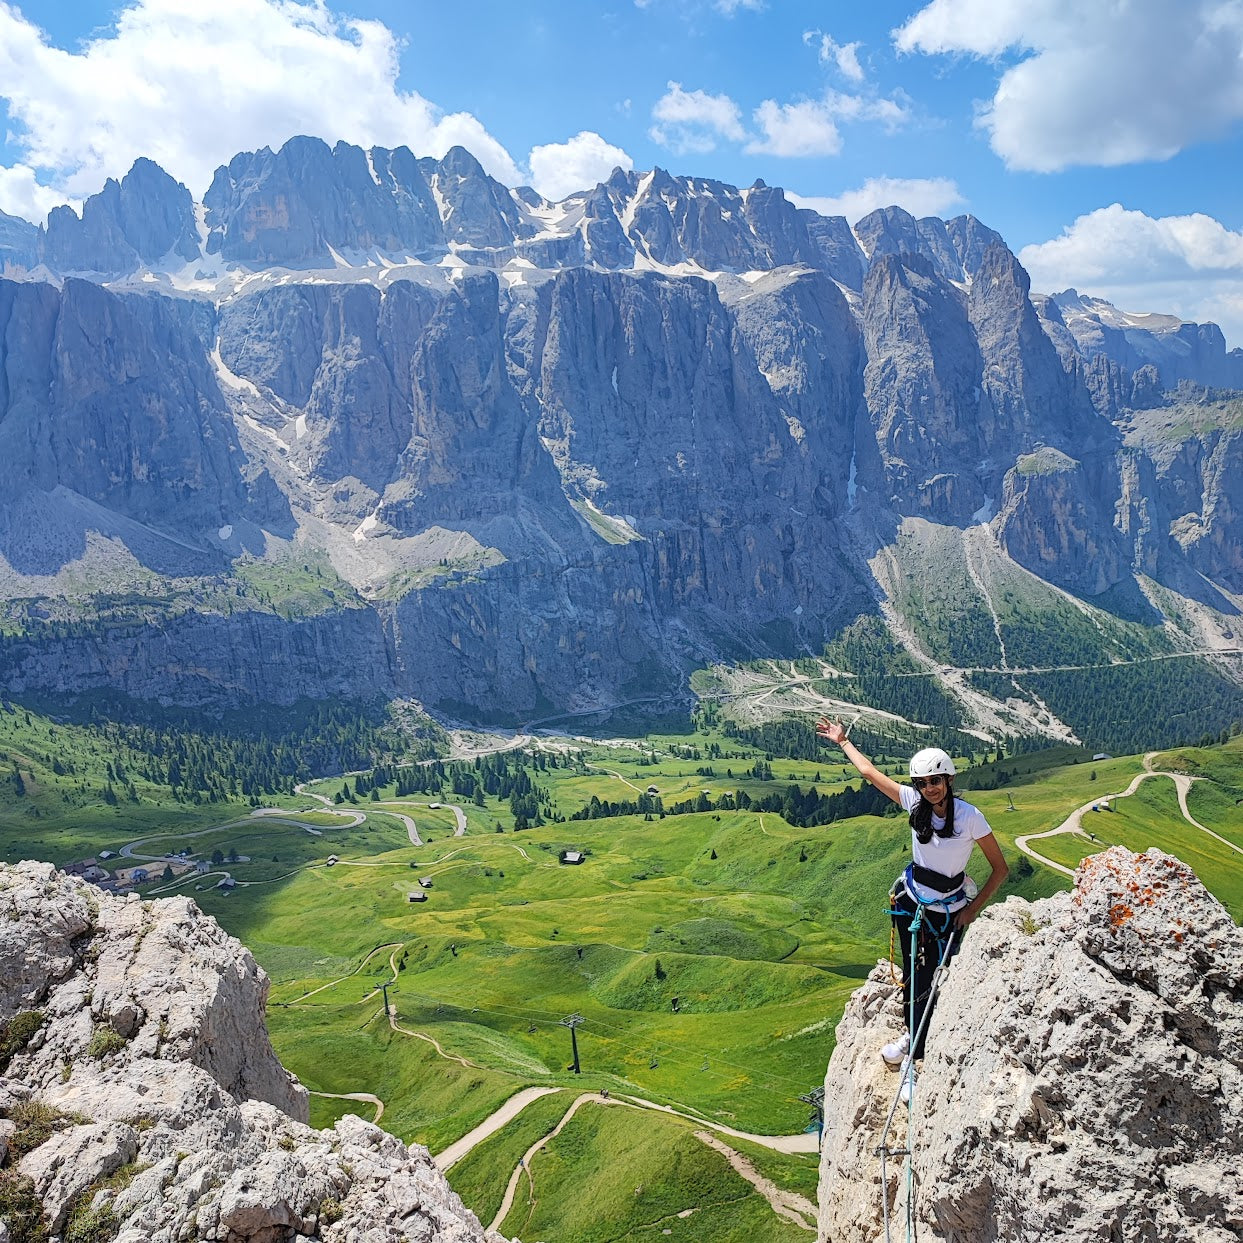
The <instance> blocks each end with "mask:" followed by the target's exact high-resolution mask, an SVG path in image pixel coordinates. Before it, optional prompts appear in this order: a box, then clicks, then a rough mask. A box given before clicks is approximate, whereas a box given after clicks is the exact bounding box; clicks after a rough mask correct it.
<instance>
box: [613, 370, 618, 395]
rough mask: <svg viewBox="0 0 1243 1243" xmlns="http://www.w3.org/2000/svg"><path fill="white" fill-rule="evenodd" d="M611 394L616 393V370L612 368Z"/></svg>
mask: <svg viewBox="0 0 1243 1243" xmlns="http://www.w3.org/2000/svg"><path fill="white" fill-rule="evenodd" d="M613 392H614V393H616V392H617V368H616V367H614V368H613Z"/></svg>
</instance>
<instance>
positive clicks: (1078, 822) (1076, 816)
mask: <svg viewBox="0 0 1243 1243" xmlns="http://www.w3.org/2000/svg"><path fill="white" fill-rule="evenodd" d="M1156 756H1157V753H1156V752H1155V751H1149V752H1148V754H1147V755H1145V756H1144V771H1143V772H1142V773H1137V774H1136V775H1135V776H1134V777H1133V778H1132V779H1131V784H1130V785H1128V786H1127V788H1126V789H1125V790H1123V791H1121V792H1120V793H1118V794H1101V795H1098V796H1097V797H1096V798H1094V799H1092V800H1091V802H1088V803H1084V804H1083V806H1082V807H1076V808H1075V810H1074V811H1072V812H1071V813H1070V815H1069V816H1067V817H1066V819H1065V820H1063V821H1062V823H1061V824H1059V825H1058V826H1057V827H1056V828H1052V829H1045V830H1044V832H1043V833H1024V834H1023V835H1022V836H1021V837H1016V838H1015V839H1014V844H1015V846H1017V847H1018V849H1019V850H1021V851H1022V852H1023V853H1024V854H1025V855H1027V856H1028V857H1029V858H1031V859H1035V860H1036V861H1037V862H1038V863H1043V864H1044V865H1045V867H1048V868H1052V869H1053V870H1054V871H1055V872H1061V873H1062V875H1063V876H1071V877H1073V876H1074V874H1075V873H1074V870H1073V869H1072V868H1068V867H1064V866H1063V865H1062V864H1060V863H1055V862H1054V861H1053V860H1052V859H1046V858H1045V857H1044V855H1042V854H1039V853H1038V852H1037V851H1035V850H1033V849H1032V847H1031V846H1030V845H1028V843H1029V842H1034V841H1038V840H1039V839H1040V838H1042V837H1056V836H1057V835H1058V834H1059V833H1085V830H1084V827H1083V817H1084V814H1085V813H1086V812H1090V811H1091V810H1092V808H1093V807H1099V806H1100V805H1101V804H1102V803H1106V802H1113V800H1114V799H1119V798H1129V797H1130V796H1131V795H1132V794H1134V793H1135V791H1136V790H1138V789H1139V786H1140V783H1141V782H1143V781H1147V780H1148V779H1149V778H1150V777H1168V778H1169V779H1170V780H1171V781H1172V782H1173V783H1174V789H1175V790H1176V791H1177V793H1178V807H1179V810H1180V811H1181V812H1182V814H1183V819H1184V820H1186V821H1187V823H1188V824H1190V825H1192V826H1193V827H1194V828H1197V829H1199V830H1200V831H1201V832H1202V833H1207V834H1208V835H1209V837H1212V838H1214V839H1216V840H1217V841H1219V842H1221V844H1222V845H1223V846H1228V847H1229V848H1230V849H1231V850H1233V851H1235V852H1236V853H1237V854H1241V855H1243V847H1239V846H1236V845H1235V844H1234V842H1231V841H1228V840H1227V839H1226V838H1224V837H1222V835H1221V834H1220V833H1214V832H1213V830H1212V829H1209V828H1205V826H1204V825H1202V824H1201V823H1200V822H1199V821H1198V820H1196V819H1195V818H1194V817H1193V816H1192V814H1191V812H1190V811H1189V810H1188V807H1187V794H1188V792H1189V791H1190V789H1191V785H1192V782H1195V781H1203V780H1204V778H1203V777H1190V776H1188V775H1187V774H1186V773H1171V772H1165V771H1164V770H1158V769H1154V768H1153V763H1154V761H1155V760H1156Z"/></svg>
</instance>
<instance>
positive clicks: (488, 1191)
mask: <svg viewBox="0 0 1243 1243" xmlns="http://www.w3.org/2000/svg"><path fill="white" fill-rule="evenodd" d="M573 1099H574V1097H573V1094H572V1093H570V1092H554V1093H552V1094H550V1095H549V1096H542V1097H540V1099H539V1100H537V1101H532V1102H531V1104H529V1105H528V1106H527V1107H526V1108H525V1109H524V1110H523V1111H522V1112H521V1113H520V1114H519V1115H518V1116H517V1117H516V1118H515V1119H514V1120H513V1121H512V1122H510V1124H509V1125H508V1126H506V1127H503V1128H502V1129H501V1130H499V1131H497V1132H496V1134H495V1135H490V1136H488V1138H487V1139H485V1140H484V1141H483V1143H482V1144H479V1145H477V1146H476V1147H475V1148H473V1149H471V1151H470V1152H468V1153H467V1154H466V1156H464V1157H463V1158H462V1159H461V1160H460V1161H459V1162H458V1163H457V1164H456V1165H453V1166H451V1167H450V1169H449V1174H448V1177H449V1182H450V1183H451V1184H452V1185H453V1190H454V1191H456V1192H457V1193H458V1195H460V1196H461V1197H462V1200H463V1202H464V1203H465V1204H466V1207H467V1208H468V1209H470V1210H471V1212H472V1213H474V1214H475V1216H476V1217H478V1218H479V1220H480V1221H481V1222H482V1223H483V1224H484V1225H485V1226H487V1225H488V1223H489V1222H491V1220H492V1218H493V1217H495V1216H496V1214H497V1212H498V1210H499V1209H500V1207H501V1201H502V1200H503V1198H504V1196H505V1188H506V1186H507V1185H508V1183H509V1176H510V1174H512V1173H513V1171H514V1170H515V1169H516V1168H517V1166H518V1162H519V1161H520V1160H522V1157H523V1155H524V1154H525V1153H526V1151H527V1149H528V1148H530V1147H531V1145H532V1144H534V1143H535V1142H536V1141H537V1140H539V1139H541V1138H543V1136H545V1135H547V1134H548V1133H549V1131H551V1130H552V1129H553V1128H554V1127H555V1126H556V1125H557V1123H558V1122H560V1121H561V1118H562V1115H564V1113H565V1111H566V1110H567V1109H568V1108H569V1107H570V1103H571V1102H572V1101H573Z"/></svg>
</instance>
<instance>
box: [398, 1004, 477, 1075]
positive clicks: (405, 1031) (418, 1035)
mask: <svg viewBox="0 0 1243 1243" xmlns="http://www.w3.org/2000/svg"><path fill="white" fill-rule="evenodd" d="M388 1025H389V1026H390V1027H391V1028H392V1029H393V1030H394V1031H395V1032H401V1034H402V1035H403V1036H413V1037H414V1038H415V1039H416V1040H426V1041H427V1043H428V1044H430V1045H431V1046H432V1048H434V1049H435V1050H436V1052H437V1053H439V1054H440V1056H441V1057H443V1058H444V1059H445V1061H447V1062H457V1063H458V1064H459V1065H461V1066H469V1067H470V1068H471V1070H487V1069H488V1068H487V1067H486V1066H480V1065H479V1063H478V1062H472V1061H470V1059H469V1058H465V1057H459V1056H458V1055H457V1054H456V1053H446V1052H445V1051H444V1048H443V1047H442V1046H441V1043H440V1041H439V1040H437V1039H436V1037H435V1036H429V1035H428V1034H427V1033H426V1032H416V1031H413V1030H412V1029H411V1028H409V1027H402V1026H401V1024H399V1023H398V1022H397V1007H396V1006H392V1005H391V1006H389V1011H388Z"/></svg>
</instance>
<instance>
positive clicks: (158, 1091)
mask: <svg viewBox="0 0 1243 1243" xmlns="http://www.w3.org/2000/svg"><path fill="white" fill-rule="evenodd" d="M267 988H268V981H267V977H266V976H265V975H264V973H263V971H262V970H261V969H260V968H259V966H258V965H257V964H256V963H255V961H254V959H253V958H252V957H251V956H250V954H249V953H248V952H247V951H246V950H245V949H244V948H243V947H242V946H241V945H240V944H239V943H238V942H237V941H235V940H234V939H233V938H232V937H230V936H228V935H227V934H226V933H224V931H223V930H222V929H221V928H220V926H219V925H218V924H217V923H216V922H215V920H213V919H210V918H209V917H207V916H205V915H203V913H202V912H201V911H199V910H198V908H197V907H196V906H195V905H194V904H193V903H192V902H190V901H188V900H186V899H167V900H163V901H157V902H144V901H141V900H139V899H137V897H136V896H135V897H133V898H131V899H130V900H128V901H127V900H122V899H120V898H115V897H112V896H111V895H108V894H103V893H100V892H99V891H97V890H95V889H93V888H92V887H91V886H89V885H87V884H85V883H84V882H82V881H80V880H78V879H76V878H70V877H66V876H64V875H62V874H60V873H58V872H57V871H56V870H55V869H54V868H53V867H51V866H50V865H48V864H43V863H21V864H18V865H16V866H7V865H0V1019H3V1020H5V1021H12V1020H13V1019H14V1018H15V1017H16V1016H17V1015H19V1014H25V1015H33V1016H36V1017H37V1022H36V1021H35V1020H34V1019H27V1020H25V1021H24V1023H23V1029H24V1030H25V1029H30V1031H31V1032H32V1034H31V1035H30V1036H29V1038H28V1039H27V1041H26V1044H25V1047H24V1048H22V1049H19V1050H18V1051H17V1052H16V1053H15V1054H14V1056H13V1057H12V1059H11V1061H10V1062H9V1065H8V1067H7V1071H6V1072H5V1074H4V1075H0V1116H3V1117H4V1120H3V1121H0V1159H2V1158H3V1157H7V1158H8V1163H9V1166H10V1167H12V1168H13V1170H14V1171H15V1173H16V1174H17V1175H18V1176H19V1177H23V1178H27V1179H29V1180H30V1182H31V1184H32V1185H33V1187H34V1192H35V1194H36V1195H37V1196H38V1197H39V1199H40V1200H41V1202H42V1205H43V1213H44V1219H45V1222H46V1224H47V1226H48V1227H49V1228H50V1229H51V1230H52V1231H54V1232H59V1231H61V1230H63V1228H64V1227H65V1223H66V1221H67V1220H68V1219H69V1216H70V1214H71V1213H72V1212H76V1211H80V1210H82V1209H87V1210H92V1209H93V1210H96V1211H98V1212H99V1213H101V1214H102V1213H104V1211H105V1210H106V1211H107V1213H109V1214H110V1215H111V1218H112V1219H113V1221H115V1223H116V1225H117V1229H118V1233H117V1236H116V1237H117V1239H118V1240H120V1241H121V1243H193V1241H195V1240H200V1239H201V1240H209V1239H210V1240H213V1241H214V1243H242V1241H243V1240H248V1241H250V1243H277V1241H278V1240H280V1241H281V1243H284V1241H286V1240H291V1239H301V1240H324V1241H325V1243H347V1241H349V1243H353V1241H354V1240H362V1239H366V1240H368V1241H371V1240H375V1243H398V1240H400V1239H411V1240H412V1239H418V1240H422V1241H423V1243H476V1241H478V1243H482V1241H483V1240H485V1238H486V1239H489V1240H493V1241H496V1240H498V1236H496V1235H492V1234H487V1235H485V1232H484V1230H483V1229H482V1228H481V1227H480V1225H479V1223H478V1221H477V1220H476V1219H475V1218H474V1216H473V1215H472V1214H470V1213H469V1212H468V1211H467V1210H466V1209H465V1208H464V1207H463V1205H462V1203H461V1201H460V1200H459V1199H458V1197H457V1196H456V1195H455V1194H454V1193H453V1191H452V1190H451V1189H450V1188H449V1186H448V1184H447V1183H446V1182H445V1181H444V1178H443V1176H442V1175H441V1174H440V1173H439V1171H437V1170H436V1168H435V1166H434V1165H433V1163H432V1160H431V1157H430V1155H429V1154H428V1152H427V1150H426V1149H424V1148H422V1147H419V1146H417V1145H412V1146H410V1147H409V1148H407V1147H406V1145H405V1144H403V1143H402V1142H401V1141H400V1140H398V1139H396V1138H395V1137H394V1136H391V1135H388V1134H387V1133H386V1132H384V1131H381V1130H380V1129H379V1128H378V1127H375V1126H372V1125H371V1124H370V1123H366V1122H363V1121H361V1120H360V1119H358V1118H354V1117H346V1118H344V1119H342V1120H341V1121H340V1122H338V1123H337V1124H336V1126H335V1127H334V1129H333V1130H332V1131H324V1132H319V1131H313V1130H311V1129H310V1127H308V1126H306V1125H305V1120H306V1117H307V1094H306V1091H305V1089H303V1088H302V1086H301V1085H300V1084H299V1083H298V1082H297V1081H296V1079H294V1078H293V1077H292V1076H291V1075H289V1074H288V1072H287V1071H285V1070H284V1068H283V1067H282V1066H281V1065H280V1063H279V1061H277V1059H276V1055H275V1054H274V1053H273V1051H272V1047H271V1044H270V1043H269V1041H268V1036H267V1031H266V1028H265V1027H264V1022H263V1011H264V1003H265V1001H266V998H267ZM32 1113H37V1114H38V1115H39V1116H40V1117H41V1118H42V1121H43V1126H44V1129H45V1130H46V1131H47V1132H48V1133H47V1134H46V1135H45V1136H43V1137H42V1139H41V1142H34V1143H32V1142H31V1135H32V1134H33V1130H32V1127H31V1122H30V1117H31V1115H32ZM23 1128H27V1129H26V1130H23ZM34 1138H35V1139H36V1140H38V1139H39V1138H40V1136H39V1135H35V1136H34ZM17 1140H20V1141H21V1142H20V1144H19V1143H17V1142H16V1141H17ZM15 1153H17V1154H20V1155H19V1156H17V1157H15V1156H14V1154H15ZM4 1237H5V1235H4V1234H0V1243H3V1239H4Z"/></svg>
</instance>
